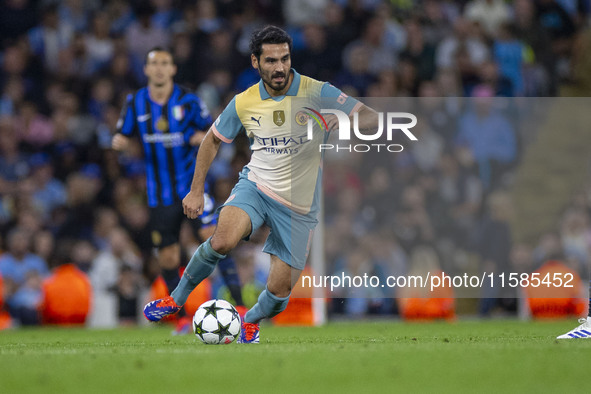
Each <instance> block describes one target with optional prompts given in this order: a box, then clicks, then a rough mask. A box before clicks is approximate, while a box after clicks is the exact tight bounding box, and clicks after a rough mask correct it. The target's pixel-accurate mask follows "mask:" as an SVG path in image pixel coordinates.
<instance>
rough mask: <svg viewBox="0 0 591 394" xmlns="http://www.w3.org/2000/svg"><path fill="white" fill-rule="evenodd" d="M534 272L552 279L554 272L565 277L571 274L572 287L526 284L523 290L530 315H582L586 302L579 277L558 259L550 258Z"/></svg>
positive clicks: (550, 317) (544, 317)
mask: <svg viewBox="0 0 591 394" xmlns="http://www.w3.org/2000/svg"><path fill="white" fill-rule="evenodd" d="M534 273H539V276H538V278H540V279H543V278H545V277H546V275H548V278H550V280H551V281H552V280H553V278H554V274H557V276H560V277H561V278H565V274H572V275H573V276H572V278H573V280H572V285H573V287H548V286H537V287H533V286H531V285H530V286H528V287H524V288H523V291H524V293H525V295H526V297H527V305H528V307H529V310H530V313H531V315H532V317H534V318H536V319H556V318H562V317H568V316H584V315H585V312H586V306H587V302H586V300H585V298H582V297H581V295H582V294H583V290H584V289H583V282H582V280H581V277H580V276H579V275H578V274H577V273H576V272H575V271H573V270H571V269H570V268H568V267H567V266H566V265H564V264H563V263H562V262H560V261H556V260H550V261H548V262H546V263H545V264H544V265H542V266H541V267H540V268H539V269H538V270H536V271H534Z"/></svg>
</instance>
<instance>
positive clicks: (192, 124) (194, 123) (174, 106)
mask: <svg viewBox="0 0 591 394" xmlns="http://www.w3.org/2000/svg"><path fill="white" fill-rule="evenodd" d="M211 123H212V120H211V115H210V114H209V111H208V109H207V106H206V105H205V104H204V103H203V101H201V99H200V98H199V97H197V95H196V94H194V93H192V92H190V91H189V90H187V89H185V88H183V87H181V86H178V85H176V84H174V87H173V90H172V94H171V96H170V98H169V99H168V102H167V103H166V104H165V105H160V104H158V103H155V102H154V101H152V100H151V99H150V95H149V92H148V88H147V87H144V88H142V89H140V90H138V91H137V92H136V93H135V94H130V95H129V96H128V97H127V101H126V104H125V107H124V108H123V110H122V112H121V117H120V119H119V121H118V122H117V132H119V133H121V134H123V135H124V136H127V137H131V136H135V135H137V136H138V137H139V138H140V140H141V142H142V146H143V149H144V161H145V164H146V180H147V192H148V205H149V206H150V207H156V206H168V205H171V204H173V203H174V202H177V201H179V200H182V199H183V198H184V197H185V195H186V194H187V193H188V192H189V189H190V187H191V181H192V179H193V172H194V169H195V155H196V153H197V148H196V147H194V146H192V145H190V144H189V140H190V139H191V137H192V136H193V134H194V133H195V132H196V131H197V130H203V131H206V130H207V129H208V128H209V126H210V125H211Z"/></svg>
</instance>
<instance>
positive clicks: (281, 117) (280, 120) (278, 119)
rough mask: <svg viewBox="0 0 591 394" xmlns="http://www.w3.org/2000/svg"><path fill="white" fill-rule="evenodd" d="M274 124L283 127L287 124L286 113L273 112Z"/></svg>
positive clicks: (281, 111) (280, 111)
mask: <svg viewBox="0 0 591 394" xmlns="http://www.w3.org/2000/svg"><path fill="white" fill-rule="evenodd" d="M273 123H275V124H276V125H277V126H283V124H284V123H285V112H284V111H283V110H278V111H273Z"/></svg>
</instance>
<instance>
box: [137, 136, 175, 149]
mask: <svg viewBox="0 0 591 394" xmlns="http://www.w3.org/2000/svg"><path fill="white" fill-rule="evenodd" d="M142 139H143V140H144V142H145V143H147V144H157V143H161V144H164V146H165V147H166V148H172V147H175V146H182V145H183V144H184V138H183V133H169V134H160V133H157V134H144V135H143V136H142Z"/></svg>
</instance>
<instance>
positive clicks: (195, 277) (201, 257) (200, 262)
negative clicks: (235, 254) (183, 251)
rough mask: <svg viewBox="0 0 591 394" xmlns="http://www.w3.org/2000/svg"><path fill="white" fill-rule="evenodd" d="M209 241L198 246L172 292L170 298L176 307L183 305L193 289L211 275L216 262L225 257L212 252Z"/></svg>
mask: <svg viewBox="0 0 591 394" xmlns="http://www.w3.org/2000/svg"><path fill="white" fill-rule="evenodd" d="M210 239H211V238H210ZM210 239H208V240H207V241H205V242H203V243H202V244H201V245H199V247H198V248H197V250H196V251H195V253H194V254H193V257H191V260H190V261H189V264H187V268H186V269H185V272H184V273H183V276H182V278H181V281H180V282H179V284H178V286H177V287H176V289H174V291H173V292H172V294H171V296H172V298H173V299H174V302H176V303H177V305H184V304H185V302H187V298H188V297H189V294H191V292H192V291H193V289H194V288H195V287H197V285H198V284H199V283H201V281H202V280H203V279H205V278H207V277H208V276H209V275H211V273H212V272H213V270H214V269H215V266H216V264H217V263H218V261H220V260H221V259H223V258H225V257H226V256H224V255H223V254H219V253H218V252H216V251H215V250H213V248H212V247H211V243H210V242H209V240H210Z"/></svg>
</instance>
